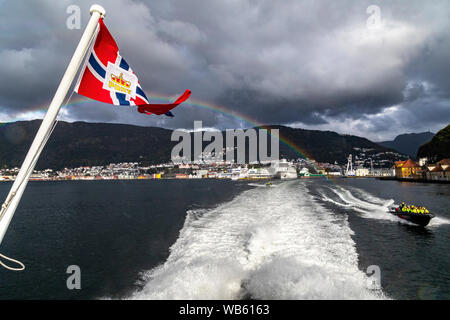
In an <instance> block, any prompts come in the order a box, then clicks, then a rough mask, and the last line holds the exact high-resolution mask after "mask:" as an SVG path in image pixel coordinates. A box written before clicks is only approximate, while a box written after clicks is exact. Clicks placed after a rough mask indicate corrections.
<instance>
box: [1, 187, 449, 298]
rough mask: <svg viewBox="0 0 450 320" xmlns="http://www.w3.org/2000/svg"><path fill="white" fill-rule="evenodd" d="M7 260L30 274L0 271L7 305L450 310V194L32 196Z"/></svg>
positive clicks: (46, 192) (58, 190)
mask: <svg viewBox="0 0 450 320" xmlns="http://www.w3.org/2000/svg"><path fill="white" fill-rule="evenodd" d="M10 186H11V184H10V183H1V184H0V198H1V199H4V198H5V197H6V194H7V193H8V191H9V188H10ZM401 201H405V202H406V203H414V204H417V205H424V206H426V207H427V208H429V210H430V212H433V213H435V214H436V218H434V219H432V221H431V223H430V224H429V225H428V226H427V227H425V228H422V227H418V226H415V225H412V224H410V223H408V222H404V221H402V220H400V219H398V218H396V217H394V216H392V215H390V214H389V213H387V207H388V206H389V205H391V204H393V203H399V202H401ZM0 253H2V254H5V255H7V256H10V257H12V258H15V259H19V260H20V261H22V262H23V263H25V265H26V269H25V271H22V272H11V271H7V270H5V269H3V268H0V299H450V268H449V265H450V185H439V184H421V183H406V182H397V181H381V180H376V179H330V180H327V179H298V180H292V181H274V182H273V185H272V186H266V185H265V184H264V183H262V182H245V181H230V180H212V179H209V180H159V181H158V180H147V181H145V180H134V181H59V182H56V181H55V182H30V183H29V185H28V187H27V190H26V191H25V194H24V197H23V199H22V202H21V204H20V206H19V208H18V210H17V212H16V215H15V216H14V218H13V220H12V223H11V225H10V228H9V230H8V232H7V233H6V236H5V238H4V241H3V243H2V244H1V245H0ZM71 265H76V266H79V268H80V270H81V289H80V290H76V289H74V290H69V289H68V288H67V285H66V281H67V278H68V277H70V276H71V274H69V273H67V268H68V267H69V266H71ZM377 279H379V281H377Z"/></svg>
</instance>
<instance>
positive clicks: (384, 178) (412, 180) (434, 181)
mask: <svg viewBox="0 0 450 320" xmlns="http://www.w3.org/2000/svg"><path fill="white" fill-rule="evenodd" d="M378 180H393V181H399V182H415V183H437V184H450V181H449V180H426V179H409V178H396V177H379V178H378Z"/></svg>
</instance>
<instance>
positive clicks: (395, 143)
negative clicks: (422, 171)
mask: <svg viewBox="0 0 450 320" xmlns="http://www.w3.org/2000/svg"><path fill="white" fill-rule="evenodd" d="M433 137H434V133H432V132H419V133H405V134H400V135H398V136H396V137H395V138H394V140H391V141H381V142H378V144H380V145H382V146H385V147H387V148H391V149H394V150H397V151H398V152H400V153H403V154H407V155H409V156H410V157H411V158H416V157H417V152H418V151H419V148H420V146H421V145H423V144H424V143H426V142H428V141H430V140H431V139H432V138H433Z"/></svg>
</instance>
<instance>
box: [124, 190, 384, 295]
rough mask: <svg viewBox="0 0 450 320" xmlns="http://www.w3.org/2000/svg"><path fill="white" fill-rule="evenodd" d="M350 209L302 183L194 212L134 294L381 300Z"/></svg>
mask: <svg viewBox="0 0 450 320" xmlns="http://www.w3.org/2000/svg"><path fill="white" fill-rule="evenodd" d="M351 235H352V230H351V229H350V227H349V225H348V222H347V219H346V216H344V215H336V214H333V213H331V212H329V211H327V210H326V209H324V208H323V207H322V206H320V204H318V203H317V202H315V201H314V199H313V198H312V196H310V195H309V194H308V192H307V190H306V188H305V186H304V185H303V183H302V182H299V181H293V182H286V183H282V184H280V185H278V188H275V189H271V188H267V189H262V188H257V189H252V190H248V191H245V192H243V193H242V194H241V195H239V196H237V197H236V198H235V199H234V200H233V201H231V202H228V203H225V204H223V205H220V206H219V207H217V208H215V209H211V210H206V211H205V210H203V211H201V212H200V213H199V212H198V211H197V210H193V211H189V212H188V215H187V217H186V221H185V224H184V227H183V228H182V230H181V231H180V235H179V238H178V239H177V241H176V243H175V244H174V245H173V246H172V247H171V249H170V256H169V258H168V259H167V261H166V262H165V263H164V264H163V265H161V266H159V267H157V268H155V269H153V270H151V271H149V272H147V273H146V275H145V281H146V283H145V285H144V286H143V288H142V290H140V291H138V292H135V293H134V294H133V295H132V296H131V297H130V298H132V299H240V298H255V299H376V298H382V297H384V296H383V295H382V293H380V292H374V291H371V290H368V289H367V283H366V282H367V277H366V275H365V274H364V273H363V272H362V271H360V270H359V269H358V256H357V253H356V249H355V243H354V242H353V240H352V238H351Z"/></svg>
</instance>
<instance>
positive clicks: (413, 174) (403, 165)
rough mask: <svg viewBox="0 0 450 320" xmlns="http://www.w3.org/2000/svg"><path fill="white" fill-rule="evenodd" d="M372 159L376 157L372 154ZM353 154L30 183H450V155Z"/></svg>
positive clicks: (89, 172) (115, 169)
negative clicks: (334, 159)
mask: <svg viewBox="0 0 450 320" xmlns="http://www.w3.org/2000/svg"><path fill="white" fill-rule="evenodd" d="M372 158H373V157H372ZM372 158H370V159H364V158H362V157H361V156H359V157H358V156H355V157H353V156H352V155H349V158H348V163H347V165H338V164H337V163H334V164H331V163H320V162H316V161H315V160H310V159H302V158H299V159H294V160H289V161H288V160H286V159H282V160H279V161H272V162H255V163H250V164H241V165H239V164H235V163H230V162H226V161H224V162H221V163H217V162H208V161H201V162H199V163H186V164H173V163H164V164H155V165H146V166H144V165H142V164H140V163H139V162H125V163H111V164H109V165H106V166H82V167H78V168H64V169H62V170H53V169H45V170H34V171H33V173H32V174H31V177H30V180H31V181H53V180H134V179H139V180H141V179H206V178H209V179H211V178H213V179H232V180H260V179H295V178H314V177H334V178H339V177H383V178H392V179H414V180H426V181H450V159H443V160H440V161H438V162H436V163H428V162H427V159H426V158H422V159H420V160H419V161H418V162H416V161H414V160H412V159H408V160H404V161H395V163H394V164H393V165H392V166H389V167H386V162H387V160H380V161H373V159H372ZM18 172H19V168H17V167H16V168H2V169H0V181H12V180H14V179H15V177H16V175H17V173H18Z"/></svg>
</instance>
